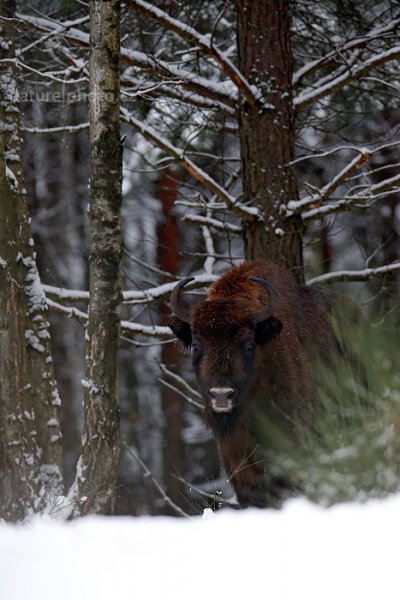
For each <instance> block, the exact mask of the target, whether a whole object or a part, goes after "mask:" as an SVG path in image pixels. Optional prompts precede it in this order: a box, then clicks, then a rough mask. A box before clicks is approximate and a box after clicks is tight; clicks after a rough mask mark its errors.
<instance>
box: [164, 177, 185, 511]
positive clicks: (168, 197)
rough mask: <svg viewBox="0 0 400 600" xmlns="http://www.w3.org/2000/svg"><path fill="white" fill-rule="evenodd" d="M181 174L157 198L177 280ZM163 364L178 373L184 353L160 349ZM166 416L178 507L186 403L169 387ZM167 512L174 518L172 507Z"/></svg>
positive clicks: (168, 469)
mask: <svg viewBox="0 0 400 600" xmlns="http://www.w3.org/2000/svg"><path fill="white" fill-rule="evenodd" d="M178 186H179V175H178V174H177V173H176V172H174V171H172V170H170V169H166V170H165V171H163V172H162V174H161V176H160V179H159V181H158V188H159V192H158V196H159V198H160V201H161V208H162V217H163V220H162V221H161V223H160V225H159V226H158V263H159V267H160V269H161V270H162V271H165V273H166V274H168V275H166V280H170V279H171V277H169V275H172V276H175V277H177V276H178V275H179V227H178V223H177V219H176V217H175V215H174V214H173V209H174V203H175V200H176V197H177V193H178ZM160 312H161V317H162V321H161V323H162V325H167V324H168V321H169V320H170V318H171V311H170V308H169V307H168V306H167V305H166V304H163V305H162V306H161V310H160ZM161 361H162V363H164V364H166V365H168V366H169V367H172V368H173V369H174V370H177V367H178V370H179V366H180V365H181V363H182V353H181V352H180V350H179V348H178V346H177V345H176V344H168V345H163V346H161ZM161 396H162V405H163V414H164V418H165V425H164V452H163V460H164V465H165V476H164V477H165V485H166V489H167V493H168V495H169V497H170V498H171V500H172V501H173V502H174V503H175V504H177V505H178V506H179V505H180V504H181V503H182V497H183V484H182V482H181V481H179V479H178V477H177V475H180V476H181V477H183V476H184V474H185V461H184V455H185V453H184V447H183V438H182V431H183V428H184V421H183V406H182V404H183V402H182V399H181V398H180V397H179V396H178V394H177V393H176V392H175V391H174V390H171V389H169V388H165V387H164V388H163V389H162V390H161ZM166 512H168V513H169V514H173V515H175V514H176V513H175V512H173V511H171V510H170V508H169V507H167V508H166Z"/></svg>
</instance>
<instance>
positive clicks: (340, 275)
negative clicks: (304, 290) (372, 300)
mask: <svg viewBox="0 0 400 600" xmlns="http://www.w3.org/2000/svg"><path fill="white" fill-rule="evenodd" d="M388 273H400V261H399V262H395V263H391V264H390V265H385V266H383V267H376V268H375V269H373V268H368V269H361V270H359V271H336V272H332V273H325V274H324V275H318V276H317V277H313V278H312V279H309V280H308V281H307V282H306V283H307V285H313V284H320V283H334V282H335V281H367V280H368V279H371V278H373V277H384V276H385V275H387V274H388Z"/></svg>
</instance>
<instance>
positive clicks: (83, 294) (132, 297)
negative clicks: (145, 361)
mask: <svg viewBox="0 0 400 600" xmlns="http://www.w3.org/2000/svg"><path fill="white" fill-rule="evenodd" d="M216 279H217V275H210V274H203V275H196V276H195V280H194V281H191V282H190V283H188V284H187V285H186V286H185V289H186V290H188V291H190V290H195V289H198V288H199V287H203V286H208V285H210V284H211V283H213V282H214V281H216ZM176 284H177V282H176V281H171V282H170V283H163V284H162V285H158V286H156V287H153V288H148V289H146V290H140V291H131V290H129V291H124V292H122V297H123V302H124V304H144V303H146V304H147V303H151V302H161V301H165V300H168V298H169V296H170V294H171V292H172V290H173V289H174V287H175V286H176ZM43 290H44V292H45V294H46V298H47V301H48V303H50V302H51V301H55V300H62V301H63V303H71V302H82V303H83V302H84V303H88V302H89V292H87V291H81V290H69V289H65V288H60V287H54V286H51V285H43ZM65 308H66V307H65V306H63V309H65ZM63 312H64V311H63ZM82 314H83V315H85V314H86V313H82ZM71 316H73V315H71Z"/></svg>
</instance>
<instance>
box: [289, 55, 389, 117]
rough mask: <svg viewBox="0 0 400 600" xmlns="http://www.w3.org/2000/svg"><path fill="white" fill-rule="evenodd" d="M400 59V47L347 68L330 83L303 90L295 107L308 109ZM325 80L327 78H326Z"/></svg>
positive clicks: (318, 84)
mask: <svg viewBox="0 0 400 600" xmlns="http://www.w3.org/2000/svg"><path fill="white" fill-rule="evenodd" d="M399 57H400V46H395V47H393V48H391V49H390V50H387V51H385V52H381V53H379V54H375V55H374V56H372V57H370V58H369V59H367V60H366V61H364V62H363V63H361V64H359V65H358V66H356V67H354V68H346V70H345V72H344V73H342V74H340V75H338V76H337V77H333V78H332V79H331V80H330V81H327V82H325V83H324V84H323V85H320V83H321V82H318V81H317V82H316V83H315V84H313V86H312V88H307V89H305V90H303V91H302V92H301V93H300V94H299V95H298V96H297V98H295V99H294V101H293V103H294V107H295V109H296V110H297V111H300V110H303V109H304V108H307V107H308V106H310V105H311V104H315V103H316V102H317V101H318V100H321V99H322V98H325V97H326V96H329V95H331V94H333V93H334V92H337V91H338V90H340V89H342V88H343V87H344V86H345V85H348V84H350V83H352V82H353V81H357V80H358V79H361V78H362V77H364V75H367V74H368V73H369V72H370V71H371V70H372V69H375V68H376V67H379V66H380V65H383V64H385V63H387V62H389V61H391V60H396V59H397V58H399ZM324 79H325V78H324Z"/></svg>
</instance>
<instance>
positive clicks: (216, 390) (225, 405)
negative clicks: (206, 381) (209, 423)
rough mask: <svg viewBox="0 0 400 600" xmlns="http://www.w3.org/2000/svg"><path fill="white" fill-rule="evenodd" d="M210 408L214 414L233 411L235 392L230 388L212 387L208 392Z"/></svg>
mask: <svg viewBox="0 0 400 600" xmlns="http://www.w3.org/2000/svg"><path fill="white" fill-rule="evenodd" d="M208 393H209V394H210V397H211V406H212V409H213V410H214V411H215V412H229V411H231V410H232V409H233V407H234V406H233V400H234V398H235V395H236V392H235V390H234V389H233V388H231V387H213V388H210V389H209V390H208Z"/></svg>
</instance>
